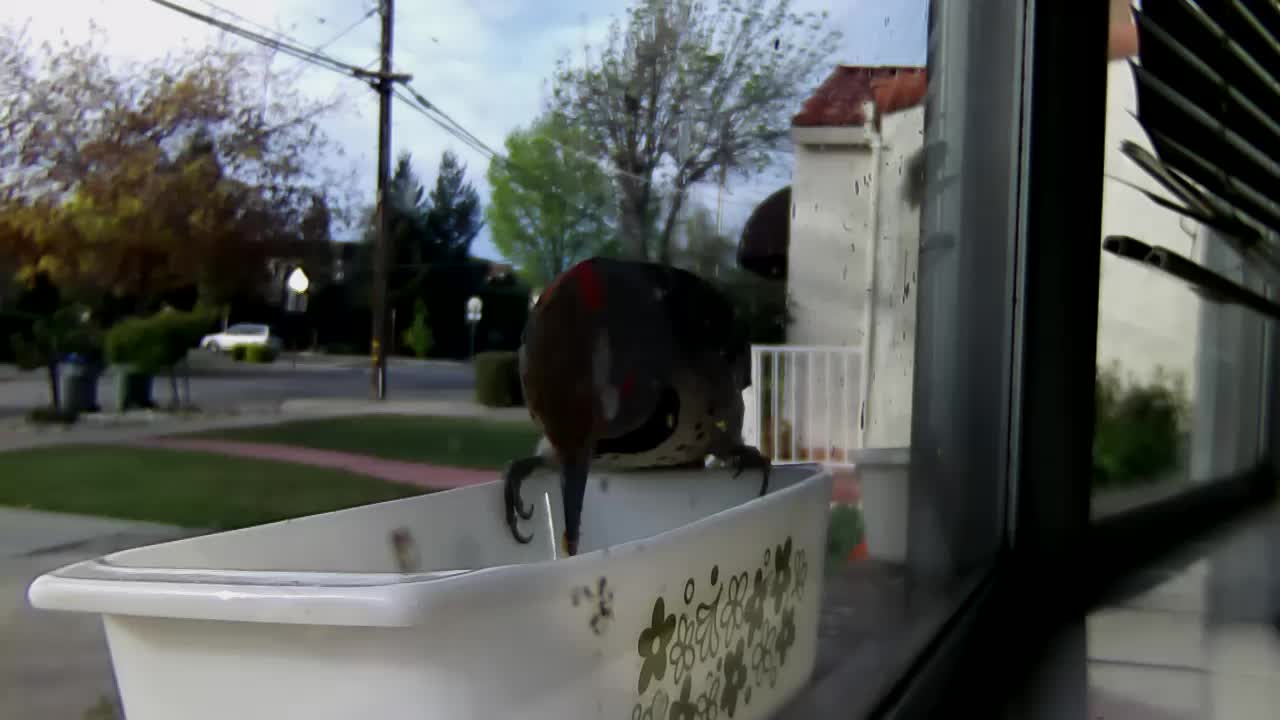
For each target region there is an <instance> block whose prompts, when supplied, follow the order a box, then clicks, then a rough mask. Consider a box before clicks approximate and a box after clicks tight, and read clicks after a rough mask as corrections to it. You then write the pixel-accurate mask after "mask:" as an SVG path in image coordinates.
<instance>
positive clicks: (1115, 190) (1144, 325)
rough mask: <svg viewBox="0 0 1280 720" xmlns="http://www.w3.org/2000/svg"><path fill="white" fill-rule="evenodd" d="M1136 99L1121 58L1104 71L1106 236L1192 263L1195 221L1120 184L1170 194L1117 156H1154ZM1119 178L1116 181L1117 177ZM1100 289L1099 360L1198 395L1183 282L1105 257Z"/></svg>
mask: <svg viewBox="0 0 1280 720" xmlns="http://www.w3.org/2000/svg"><path fill="white" fill-rule="evenodd" d="M1136 110H1137V100H1136V93H1135V88H1134V81H1133V72H1132V71H1131V70H1130V69H1129V66H1128V64H1127V63H1126V62H1125V61H1123V60H1116V61H1113V62H1111V63H1110V64H1109V66H1108V70H1107V121H1106V122H1107V139H1106V154H1105V160H1104V162H1105V166H1104V167H1105V171H1104V172H1105V177H1104V178H1103V186H1102V187H1103V193H1102V232H1101V234H1100V235H1099V238H1098V242H1099V247H1101V243H1102V239H1103V238H1105V237H1106V236H1108V235H1130V236H1132V237H1135V238H1137V239H1139V240H1142V241H1143V242H1147V243H1150V244H1152V245H1161V246H1163V247H1166V248H1169V249H1170V250H1173V251H1174V252H1178V253H1181V254H1182V255H1185V256H1187V257H1190V258H1192V259H1197V260H1198V259H1200V257H1201V253H1202V249H1201V248H1200V247H1198V244H1197V242H1196V233H1197V232H1198V231H1199V228H1198V227H1197V224H1196V223H1195V222H1194V221H1192V220H1189V219H1182V218H1181V216H1179V215H1178V214H1177V213H1174V212H1172V211H1169V210H1165V209H1164V208H1161V207H1159V206H1157V205H1155V204H1154V203H1152V202H1151V200H1149V199H1148V198H1147V197H1146V196H1144V195H1143V194H1142V193H1140V192H1138V191H1137V190H1136V189H1134V188H1132V187H1128V186H1126V185H1125V184H1124V182H1121V180H1123V181H1127V182H1130V183H1133V184H1135V185H1138V186H1139V187H1142V188H1145V189H1148V190H1151V191H1152V192H1155V193H1158V194H1160V195H1162V196H1165V197H1168V196H1169V193H1168V192H1167V191H1165V190H1164V189H1163V188H1161V187H1160V185H1159V183H1157V182H1156V181H1155V180H1152V179H1151V178H1150V176H1149V175H1147V174H1146V173H1145V172H1144V171H1143V170H1142V169H1141V168H1140V167H1138V166H1137V164H1135V163H1134V162H1133V161H1131V160H1129V158H1128V157H1126V156H1125V155H1124V154H1123V153H1122V152H1120V143H1121V141H1123V140H1130V141H1132V142H1134V143H1137V144H1138V145H1141V146H1142V147H1144V148H1146V149H1147V151H1149V152H1154V151H1153V150H1152V147H1151V142H1150V141H1149V140H1148V139H1147V136H1146V133H1145V132H1144V131H1143V129H1142V126H1141V125H1139V124H1138V121H1137V120H1136V119H1135V118H1134V117H1133V116H1132V115H1131V114H1130V113H1133V112H1136ZM1117 178H1119V179H1117ZM1099 273H1100V283H1099V288H1098V305H1099V309H1098V362H1099V363H1100V364H1103V365H1107V364H1110V363H1112V362H1118V363H1119V364H1120V367H1121V368H1122V371H1123V372H1125V373H1126V374H1129V373H1133V374H1134V375H1136V376H1137V377H1139V378H1141V379H1142V380H1147V379H1150V378H1151V376H1152V373H1153V372H1154V371H1155V369H1156V368H1157V367H1163V368H1164V369H1165V370H1167V371H1170V372H1173V373H1175V374H1177V375H1179V376H1181V377H1182V378H1183V380H1184V381H1185V382H1186V388H1187V392H1188V393H1189V397H1194V392H1195V384H1196V378H1195V375H1196V373H1195V371H1194V370H1195V358H1196V334H1197V332H1198V329H1199V322H1200V321H1199V317H1200V304H1201V303H1200V301H1199V300H1198V299H1197V297H1196V296H1195V294H1194V293H1192V292H1191V291H1189V290H1188V289H1187V287H1186V285H1185V284H1183V283H1181V282H1179V281H1178V280H1175V279H1173V278H1170V277H1168V276H1166V275H1163V274H1161V273H1158V272H1153V271H1151V270H1148V269H1147V268H1144V267H1141V266H1140V265H1138V264H1137V263H1134V262H1130V261H1128V260H1124V259H1122V258H1118V257H1116V256H1114V255H1112V254H1110V253H1106V252H1103V253H1102V260H1101V266H1100V268H1099Z"/></svg>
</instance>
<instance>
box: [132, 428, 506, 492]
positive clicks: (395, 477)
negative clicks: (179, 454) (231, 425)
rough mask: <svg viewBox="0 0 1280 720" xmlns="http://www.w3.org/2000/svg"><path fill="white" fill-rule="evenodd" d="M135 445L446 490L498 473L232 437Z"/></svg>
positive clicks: (174, 439) (159, 440)
mask: <svg viewBox="0 0 1280 720" xmlns="http://www.w3.org/2000/svg"><path fill="white" fill-rule="evenodd" d="M132 444H134V445H137V446H141V447H160V448H169V449H173V450H193V451H196V452H207V453H217V454H219V455H234V456H237V457H247V458H254V459H257V460H277V461H280V462H290V463H296V464H298V465H311V466H313V467H324V468H334V469H338V470H346V471H347V472H352V473H357V474H360V475H368V476H371V477H376V478H380V479H382V480H386V481H388V482H394V483H401V484H404V485H413V486H415V487H422V488H431V489H433V490H447V489H449V488H456V487H463V486H465V485H475V484H477V483H482V482H489V481H490V480H497V479H498V473H496V472H495V471H493V470H472V469H469V468H459V467H451V466H448V465H430V464H427V463H420V462H408V461H404V460H387V459H385V458H379V457H373V456H370V455H358V454H356V453H345V452H337V451H334V450H317V449H314V448H305V447H296V446H293V445H270V444H267V443H251V442H235V441H231V440H197V439H194V438H177V437H168V438H147V439H144V440H138V441H136V442H134V443H132Z"/></svg>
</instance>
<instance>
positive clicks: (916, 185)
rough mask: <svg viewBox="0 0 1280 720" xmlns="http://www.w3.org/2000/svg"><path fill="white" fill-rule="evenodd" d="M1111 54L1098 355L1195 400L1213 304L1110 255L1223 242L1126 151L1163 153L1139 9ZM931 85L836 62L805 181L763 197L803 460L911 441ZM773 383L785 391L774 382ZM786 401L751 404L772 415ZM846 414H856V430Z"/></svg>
mask: <svg viewBox="0 0 1280 720" xmlns="http://www.w3.org/2000/svg"><path fill="white" fill-rule="evenodd" d="M1121 5H1123V4H1121ZM1108 52H1109V62H1108V68H1107V83H1108V85H1107V111H1106V127H1107V139H1106V147H1105V148H1104V150H1103V152H1104V154H1105V172H1106V177H1105V179H1104V188H1103V221H1102V227H1101V228H1099V234H1098V236H1097V238H1096V240H1097V242H1098V244H1099V250H1100V253H1099V254H1100V258H1101V259H1100V263H1101V267H1100V274H1101V279H1100V294H1099V302H1100V307H1099V319H1098V328H1099V329H1098V360H1099V363H1100V364H1103V365H1108V364H1111V363H1117V364H1118V365H1119V366H1120V367H1121V369H1122V372H1124V373H1125V374H1126V375H1132V376H1136V377H1138V378H1141V379H1143V380H1147V379H1150V378H1151V377H1152V375H1153V373H1154V372H1155V371H1156V369H1157V368H1161V369H1163V370H1165V371H1167V372H1170V373H1172V374H1174V375H1176V376H1178V377H1180V378H1181V379H1182V380H1184V381H1185V383H1186V387H1187V390H1188V391H1189V393H1191V394H1190V397H1194V393H1195V386H1196V375H1197V373H1198V372H1199V368H1200V366H1201V365H1203V363H1201V362H1199V361H1198V360H1197V358H1198V356H1203V355H1205V353H1207V352H1209V351H1211V350H1212V348H1205V347H1203V345H1204V343H1201V342H1197V337H1198V332H1199V329H1200V324H1201V322H1202V319H1201V316H1202V314H1203V313H1204V312H1211V310H1208V311H1206V310H1205V309H1204V308H1202V307H1201V305H1202V303H1201V302H1200V301H1199V300H1198V299H1197V297H1196V295H1195V294H1193V293H1191V292H1188V291H1187V289H1186V287H1185V286H1183V285H1182V284H1181V283H1179V282H1178V281H1176V280H1173V279H1171V278H1167V277H1164V276H1161V275H1159V274H1157V273H1153V272H1152V271H1151V270H1149V269H1147V268H1144V267H1141V266H1139V265H1137V264H1135V263H1132V262H1129V261H1126V260H1123V259H1120V258H1117V257H1115V256H1113V255H1111V254H1110V253H1103V252H1101V243H1102V239H1103V238H1104V237H1106V236H1109V235H1132V236H1134V237H1141V238H1148V239H1151V241H1152V242H1156V241H1157V240H1158V243H1159V244H1161V245H1164V246H1165V247H1168V248H1170V249H1172V250H1175V251H1177V252H1179V253H1182V254H1184V255H1186V256H1188V257H1191V258H1192V259H1202V258H1203V252H1204V248H1205V246H1206V245H1209V244H1210V243H1205V242H1203V241H1201V242H1197V238H1198V237H1201V235H1202V234H1203V230H1202V229H1201V228H1199V227H1197V226H1196V225H1195V224H1194V223H1192V222H1191V221H1189V220H1186V219H1183V218H1182V217H1181V216H1179V215H1178V214H1176V213H1173V212H1170V211H1168V210H1166V209H1164V208H1161V207H1159V206H1158V205H1156V204H1155V203H1153V202H1152V201H1151V200H1150V199H1149V198H1148V197H1146V196H1145V195H1144V194H1143V193H1142V192H1140V191H1139V190H1138V189H1136V188H1144V189H1147V190H1151V191H1153V192H1157V193H1160V192H1161V188H1160V187H1159V186H1158V185H1157V184H1156V183H1155V181H1153V180H1152V179H1151V178H1150V177H1149V176H1147V175H1146V174H1145V173H1144V172H1143V171H1142V170H1141V169H1140V168H1139V167H1137V166H1136V165H1135V164H1134V163H1133V162H1132V161H1131V160H1129V159H1128V158H1127V157H1126V156H1125V155H1124V154H1123V153H1122V152H1121V149H1120V148H1121V143H1122V141H1124V140H1129V141H1132V142H1134V143H1137V144H1138V145H1140V146H1142V147H1144V148H1146V149H1147V150H1149V151H1150V150H1151V149H1152V148H1151V143H1150V141H1149V140H1148V138H1147V137H1146V134H1145V133H1144V131H1143V130H1142V128H1141V127H1140V126H1139V124H1138V122H1137V120H1136V119H1135V118H1134V117H1133V112H1134V109H1135V104H1136V93H1135V86H1134V80H1133V73H1132V71H1131V70H1130V68H1129V60H1130V59H1131V58H1132V57H1133V56H1134V55H1135V54H1136V52H1137V32H1136V28H1135V26H1134V24H1133V19H1132V16H1131V15H1130V14H1129V12H1128V10H1127V5H1126V6H1124V7H1123V11H1118V12H1116V13H1115V14H1114V15H1113V18H1112V27H1111V38H1110V45H1109V49H1108ZM927 86H928V77H927V73H926V71H925V69H924V68H919V67H854V66H839V67H837V68H835V69H834V70H833V71H832V72H831V74H830V75H829V76H828V77H827V79H826V80H825V81H824V82H823V83H822V84H821V86H819V87H818V89H817V90H816V91H815V92H814V93H813V95H812V96H810V97H809V98H808V99H807V100H806V101H805V102H804V104H803V105H802V107H801V108H800V111H799V112H798V113H797V114H796V115H795V117H794V118H793V121H792V128H791V138H792V144H793V147H794V157H795V166H794V170H793V181H792V185H791V186H790V187H789V188H784V189H783V190H780V191H778V192H777V193H774V195H772V196H771V197H770V198H768V199H767V200H766V201H765V202H764V203H762V204H761V206H760V207H759V208H758V209H757V212H756V213H755V214H753V216H752V218H751V219H750V220H749V221H748V223H747V227H746V228H745V230H744V233H743V236H742V239H741V241H740V242H741V244H740V247H739V263H740V264H742V265H743V266H744V267H748V268H750V269H753V270H755V271H757V272H760V273H761V274H766V275H774V276H777V275H785V277H786V278H787V287H788V293H789V295H790V298H791V301H792V314H793V316H794V321H793V324H792V325H791V326H790V327H789V328H788V332H787V344H786V345H785V346H782V347H780V348H766V349H762V350H763V351H764V352H763V354H761V355H759V357H761V358H762V363H763V364H764V366H765V367H764V373H765V374H766V375H767V374H770V373H772V372H773V371H774V369H773V364H774V363H775V362H776V363H778V364H779V365H785V367H784V368H783V370H784V371H785V372H786V373H789V374H790V375H791V376H792V379H788V380H785V381H783V382H781V383H779V385H780V386H781V387H782V388H783V390H782V395H784V396H789V394H790V392H791V387H790V386H791V385H792V384H795V385H796V386H798V388H799V389H798V390H797V391H796V392H795V395H796V399H795V401H794V403H792V404H791V405H788V403H787V402H786V399H784V398H780V399H779V400H778V404H780V405H781V406H782V407H783V409H782V412H781V413H780V414H781V415H782V417H783V418H784V419H786V420H789V421H791V422H790V423H789V424H788V428H789V429H790V430H791V432H792V434H795V435H797V436H798V439H797V440H796V445H797V448H798V450H799V455H800V456H799V457H796V458H794V459H797V460H802V459H827V460H833V461H840V460H842V456H843V455H844V454H845V453H844V452H842V451H846V450H848V449H850V448H856V447H903V446H907V445H909V444H910V435H911V407H912V403H911V391H912V373H913V369H914V368H913V365H914V348H915V316H916V307H915V297H914V293H913V290H914V286H915V282H916V280H917V261H918V256H919V251H920V237H919V235H920V205H921V202H922V201H923V194H924V175H923V171H924V157H925V155H924V152H923V149H924V113H925V100H926V93H927ZM784 203H785V204H784ZM780 207H781V208H785V209H784V210H783V211H781V212H780ZM782 222H786V223H787V227H786V228H785V230H784V229H782V228H781V223H782ZM872 258H874V261H872ZM775 356H780V358H779V359H777V360H775ZM832 357H835V358H837V360H836V361H835V362H834V363H833V369H832V371H831V373H830V374H828V373H827V370H826V364H827V363H828V362H830V359H831V358H832ZM846 358H847V359H846ZM811 363H812V368H813V371H812V372H809V368H810V367H811V365H810V364H811ZM846 368H847V369H846ZM864 368H865V370H864ZM761 385H762V386H764V387H765V388H766V390H769V391H771V388H770V387H769V381H768V380H766V381H765V382H764V383H761ZM809 386H816V389H813V390H811V389H810V387H809ZM864 397H865V398H866V401H864V400H863V398H864ZM810 398H812V400H811V399H810ZM749 402H755V401H754V400H753V399H751V400H749ZM828 403H830V404H831V405H832V406H831V407H830V413H829V414H828ZM772 404H773V400H772V398H767V399H766V401H765V402H764V403H763V404H756V405H754V406H753V407H754V410H755V411H756V413H757V415H759V414H761V413H767V412H768V408H769V407H772ZM762 408H764V409H763V410H762ZM813 415H816V416H817V417H816V418H812V417H810V416H813ZM847 417H852V418H854V419H856V423H849V424H848V428H849V429H846V421H845V418H847ZM828 418H831V419H830V420H828ZM749 428H751V429H752V430H753V431H754V425H753V424H751V423H749ZM763 430H764V435H768V434H769V433H771V432H772V429H771V428H763ZM779 431H780V432H783V431H782V429H781V427H780V428H779ZM780 441H781V442H782V443H783V444H784V445H785V444H787V443H788V442H789V438H787V437H782V438H780ZM765 442H766V444H771V443H772V439H771V438H768V439H766V440H765ZM784 455H785V453H784ZM778 456H779V455H778V454H776V453H775V457H778Z"/></svg>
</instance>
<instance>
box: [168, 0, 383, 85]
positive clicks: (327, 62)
mask: <svg viewBox="0 0 1280 720" xmlns="http://www.w3.org/2000/svg"><path fill="white" fill-rule="evenodd" d="M150 2H152V3H155V4H156V5H159V6H161V7H164V8H167V9H169V10H173V11H174V12H177V13H181V14H183V15H186V16H187V17H190V18H192V19H195V20H198V21H200V22H202V23H205V24H206V25H211V26H213V27H216V28H218V29H220V30H222V31H224V32H228V33H231V34H232V35H235V36H237V37H240V38H243V39H245V40H249V41H250V42H255V43H257V44H259V45H263V46H265V47H268V48H270V49H272V50H276V51H278V52H282V53H284V54H286V55H289V56H291V57H295V58H297V59H299V60H303V61H305V62H309V63H311V64H313V65H316V66H318V67H322V68H325V69H326V70H330V71H332V72H336V73H339V74H341V75H346V76H349V77H355V78H358V79H361V80H369V79H371V78H377V77H379V75H380V73H377V72H371V71H368V70H365V69H364V68H361V67H357V66H355V65H351V64H349V63H345V62H343V61H341V60H338V59H336V58H333V57H331V56H328V55H325V54H324V53H322V52H317V51H314V50H310V49H307V48H305V47H302V46H301V45H300V44H298V43H297V41H296V40H293V39H292V38H289V37H288V36H287V35H284V34H283V33H279V32H276V31H272V33H273V34H275V35H277V36H278V37H275V38H273V37H268V36H266V35H262V34H260V33H255V32H253V31H252V30H246V29H244V28H242V27H240V26H238V25H235V24H234V23H229V22H226V21H224V20H219V19H218V18H215V17H213V16H211V15H207V14H205V13H202V12H199V11H197V10H192V9H191V8H188V7H184V6H182V5H179V4H177V3H174V2H170V1H169V0H150ZM206 2H207V0H206Z"/></svg>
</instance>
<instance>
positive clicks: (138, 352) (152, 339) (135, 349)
mask: <svg viewBox="0 0 1280 720" xmlns="http://www.w3.org/2000/svg"><path fill="white" fill-rule="evenodd" d="M214 321H215V319H214V317H213V316H212V315H211V314H209V313H206V312H203V311H192V312H179V311H176V310H162V311H160V312H158V313H156V314H154V315H150V316H147V317H131V318H126V319H124V320H122V321H120V322H119V323H116V325H115V327H113V328H111V330H110V331H109V332H108V333H107V342H106V353H107V359H108V360H109V361H110V362H111V363H113V364H116V365H130V366H132V367H134V368H136V369H138V370H141V371H143V372H147V373H151V374H154V373H158V372H160V371H162V370H165V369H168V368H172V367H173V366H174V365H176V364H177V363H179V362H180V361H182V359H183V358H185V357H186V356H187V351H188V350H190V349H191V348H192V347H194V346H195V345H196V344H197V343H199V342H200V337H201V336H202V335H204V333H205V331H206V330H208V328H209V327H210V325H211V324H212V323H213V322H214Z"/></svg>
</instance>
